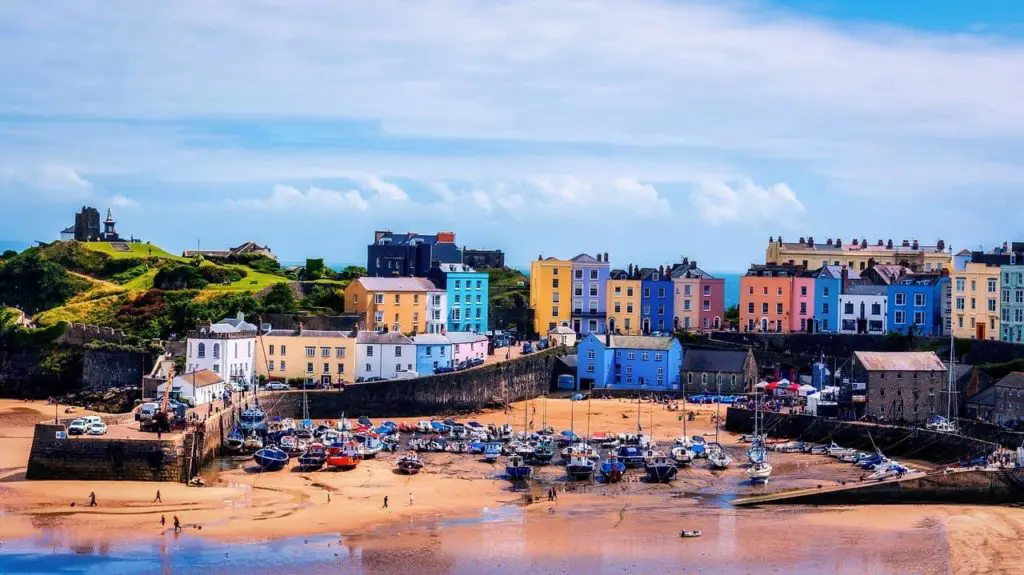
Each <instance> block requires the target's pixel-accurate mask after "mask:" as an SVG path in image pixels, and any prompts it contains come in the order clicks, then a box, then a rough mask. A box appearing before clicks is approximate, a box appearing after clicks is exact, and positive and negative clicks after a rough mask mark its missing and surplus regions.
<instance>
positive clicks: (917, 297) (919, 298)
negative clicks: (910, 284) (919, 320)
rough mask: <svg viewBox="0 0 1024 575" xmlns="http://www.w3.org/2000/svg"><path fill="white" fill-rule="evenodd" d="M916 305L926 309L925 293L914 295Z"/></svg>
mask: <svg viewBox="0 0 1024 575" xmlns="http://www.w3.org/2000/svg"><path fill="white" fill-rule="evenodd" d="M914 305H915V306H917V307H924V294H923V293H916V294H914Z"/></svg>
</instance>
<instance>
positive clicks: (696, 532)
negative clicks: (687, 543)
mask: <svg viewBox="0 0 1024 575" xmlns="http://www.w3.org/2000/svg"><path fill="white" fill-rule="evenodd" d="M701 535H703V533H701V532H700V529H683V530H682V531H680V532H679V536H680V537H682V538H684V539H687V538H690V537H700V536H701Z"/></svg>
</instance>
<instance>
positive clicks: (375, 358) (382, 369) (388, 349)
mask: <svg viewBox="0 0 1024 575" xmlns="http://www.w3.org/2000/svg"><path fill="white" fill-rule="evenodd" d="M407 371H416V344H415V343H413V341H412V340H411V339H409V338H408V337H406V336H405V335H403V334H400V333H398V332H393V331H392V332H387V333H376V332H373V331H361V332H359V333H358V334H356V382H357V383H358V382H360V381H364V380H366V379H369V378H371V377H379V378H382V379H395V377H396V376H397V375H398V374H399V372H407Z"/></svg>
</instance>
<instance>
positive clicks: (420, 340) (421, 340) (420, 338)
mask: <svg viewBox="0 0 1024 575" xmlns="http://www.w3.org/2000/svg"><path fill="white" fill-rule="evenodd" d="M412 342H413V343H415V344H416V345H449V344H451V343H452V342H451V340H449V339H448V338H447V337H445V336H443V335H441V334H439V333H421V334H417V335H416V336H414V337H413V338H412Z"/></svg>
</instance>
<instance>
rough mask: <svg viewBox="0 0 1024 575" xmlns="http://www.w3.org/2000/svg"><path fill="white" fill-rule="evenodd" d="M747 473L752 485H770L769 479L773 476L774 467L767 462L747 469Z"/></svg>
mask: <svg viewBox="0 0 1024 575" xmlns="http://www.w3.org/2000/svg"><path fill="white" fill-rule="evenodd" d="M746 473H747V478H748V479H750V482H751V483H768V478H769V477H770V476H771V474H772V465H771V464H770V463H768V462H767V461H761V462H759V463H754V464H751V466H750V467H748V468H747V472H746Z"/></svg>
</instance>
